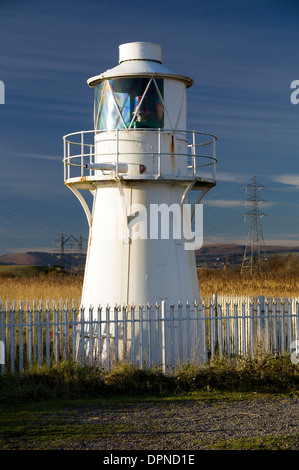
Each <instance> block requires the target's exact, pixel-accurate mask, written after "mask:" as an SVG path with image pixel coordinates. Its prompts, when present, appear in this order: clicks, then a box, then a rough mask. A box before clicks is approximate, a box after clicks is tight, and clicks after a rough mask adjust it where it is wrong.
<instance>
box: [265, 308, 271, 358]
mask: <svg viewBox="0 0 299 470" xmlns="http://www.w3.org/2000/svg"><path fill="white" fill-rule="evenodd" d="M269 307H270V306H269V302H266V303H265V323H266V352H267V353H269V352H270V322H269Z"/></svg>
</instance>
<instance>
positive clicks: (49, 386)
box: [0, 356, 299, 404]
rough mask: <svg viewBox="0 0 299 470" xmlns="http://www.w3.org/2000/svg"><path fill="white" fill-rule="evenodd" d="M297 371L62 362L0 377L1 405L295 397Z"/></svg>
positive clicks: (279, 362) (279, 365)
mask: <svg viewBox="0 0 299 470" xmlns="http://www.w3.org/2000/svg"><path fill="white" fill-rule="evenodd" d="M298 384H299V370H298V367H297V366H296V365H294V364H292V363H291V361H290V358H289V357H288V356H275V357H273V356H270V357H265V358H263V359H255V360H242V359H238V361H237V362H235V361H231V362H230V364H228V363H227V361H225V360H218V361H217V360H214V361H213V362H211V363H209V364H206V365H201V366H200V365H185V366H181V367H179V368H178V369H175V370H173V371H172V372H169V373H163V372H162V370H161V369H160V368H158V367H155V368H151V369H140V368H138V367H137V366H133V365H130V364H129V365H126V364H123V365H119V366H115V367H114V368H113V369H112V370H110V371H107V370H103V369H99V368H97V367H89V366H82V365H80V364H79V363H76V362H61V363H59V364H58V365H53V366H51V367H48V366H45V365H44V366H41V367H35V368H33V369H32V370H31V371H26V372H25V373H24V374H23V375H21V376H20V375H18V374H17V373H15V374H7V375H5V374H4V375H2V376H0V404H1V403H20V402H22V401H23V402H25V401H31V400H34V401H38V400H49V399H61V398H73V399H79V398H86V397H89V398H90V397H109V396H123V395H130V396H140V395H149V394H150V395H156V396H165V395H167V394H181V393H195V392H198V391H202V392H208V393H210V392H213V391H216V392H230V393H252V392H256V393H268V394H275V393H279V394H282V393H283V394H286V395H288V396H299V393H298Z"/></svg>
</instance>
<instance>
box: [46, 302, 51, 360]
mask: <svg viewBox="0 0 299 470" xmlns="http://www.w3.org/2000/svg"><path fill="white" fill-rule="evenodd" d="M46 362H47V366H49V365H50V301H49V299H47V303H46Z"/></svg>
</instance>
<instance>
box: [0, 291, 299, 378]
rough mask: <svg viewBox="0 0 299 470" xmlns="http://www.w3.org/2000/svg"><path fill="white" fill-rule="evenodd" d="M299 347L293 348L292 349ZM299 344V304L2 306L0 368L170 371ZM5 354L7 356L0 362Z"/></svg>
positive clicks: (218, 299) (226, 300)
mask: <svg viewBox="0 0 299 470" xmlns="http://www.w3.org/2000/svg"><path fill="white" fill-rule="evenodd" d="M296 342H297V343H296ZM298 342H299V299H298V298H295V299H282V298H264V297H257V298H245V297H239V298H233V297H224V296H216V295H214V296H213V297H212V298H211V299H208V300H207V301H205V299H203V300H202V302H201V303H193V304H191V303H190V304H189V303H187V304H186V305H182V304H179V305H176V306H175V305H168V304H167V303H166V302H165V301H162V302H161V304H158V303H157V304H156V305H155V306H151V305H146V306H134V305H131V306H123V307H120V306H115V307H114V308H110V307H106V308H102V307H101V306H99V307H98V308H97V309H94V308H90V309H89V311H88V314H87V315H86V312H84V310H83V309H81V308H76V305H75V301H72V303H69V302H68V301H66V302H65V303H63V302H62V300H61V301H60V302H59V304H58V305H57V304H56V302H55V301H53V303H52V308H51V306H50V301H49V300H47V301H46V304H45V305H44V304H43V302H39V304H37V302H36V301H33V302H32V303H30V302H29V301H28V302H26V303H24V302H23V301H20V304H19V307H18V308H17V303H16V301H15V300H14V301H13V302H12V303H10V302H8V301H7V302H4V303H3V302H2V301H0V346H1V347H0V368H1V372H2V373H11V374H14V373H15V372H18V373H20V374H22V373H23V372H24V370H30V369H31V368H32V366H33V364H35V365H37V366H41V365H42V364H47V365H48V366H50V365H51V364H53V363H59V362H60V361H65V360H74V361H80V362H82V363H88V364H91V365H97V366H100V367H105V368H111V367H112V366H113V365H114V364H116V363H118V362H119V361H121V362H124V361H125V362H130V363H133V364H136V365H138V366H140V367H151V366H153V365H160V366H162V367H163V370H166V368H167V367H173V366H175V365H179V364H183V363H186V362H189V363H190V362H207V361H208V360H209V359H214V358H215V357H216V356H217V357H220V358H225V357H227V358H232V357H234V358H236V360H237V358H238V357H250V358H254V357H255V356H256V355H257V354H260V353H265V354H276V353H280V354H282V355H283V354H285V353H287V352H289V353H292V352H293V350H294V349H296V347H295V345H296V344H298ZM3 356H4V357H3Z"/></svg>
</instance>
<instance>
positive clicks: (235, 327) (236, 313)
mask: <svg viewBox="0 0 299 470" xmlns="http://www.w3.org/2000/svg"><path fill="white" fill-rule="evenodd" d="M234 343H235V356H236V357H237V356H238V353H239V335H238V304H236V303H234Z"/></svg>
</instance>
